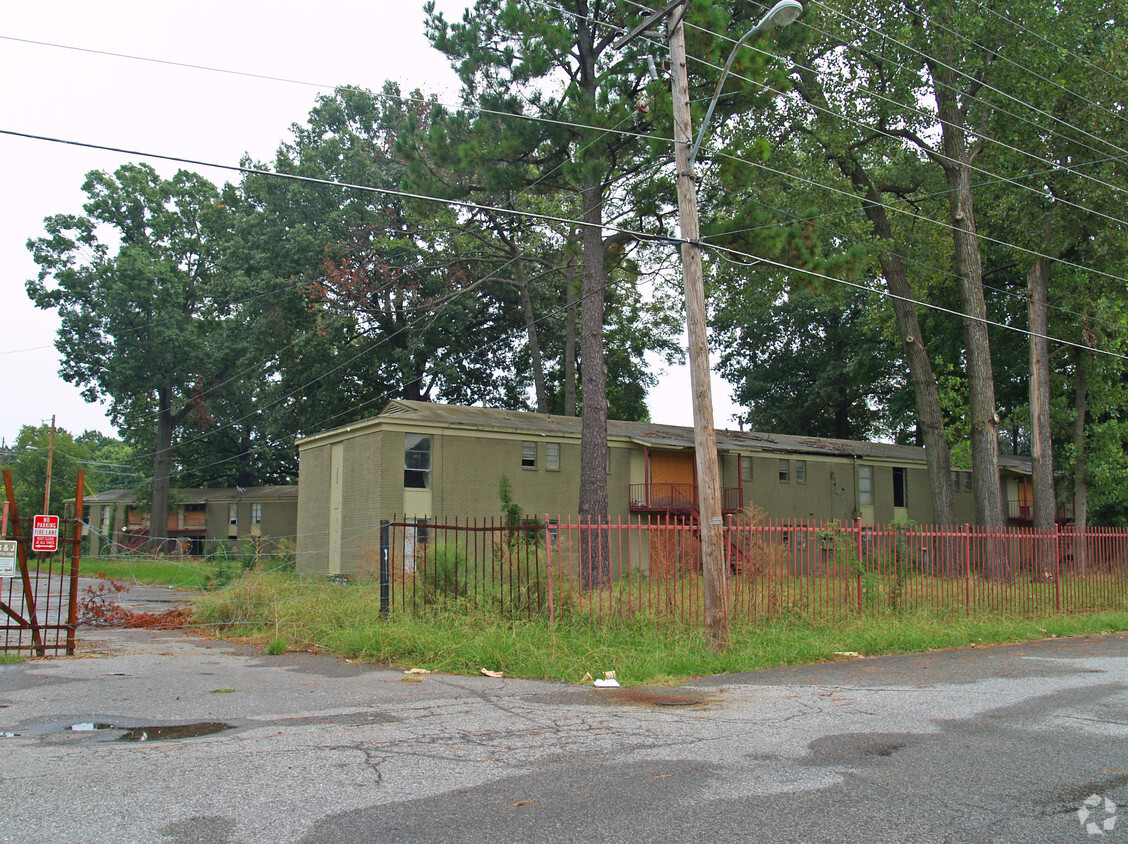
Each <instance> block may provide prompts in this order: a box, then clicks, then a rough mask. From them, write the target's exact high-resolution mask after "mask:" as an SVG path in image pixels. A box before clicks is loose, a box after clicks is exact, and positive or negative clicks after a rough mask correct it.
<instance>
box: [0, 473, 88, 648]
mask: <svg viewBox="0 0 1128 844" xmlns="http://www.w3.org/2000/svg"><path fill="white" fill-rule="evenodd" d="M84 480H85V479H84V477H83V472H82V471H81V470H80V471H79V473H78V488H77V493H76V496H75V510H74V512H75V516H76V518H73V519H60V520H59V541H58V547H57V549H56V551H55V552H54V553H46V552H34V551H33V550H32V535H31V534H32V530H31V525H32V517H31V516H26V517H24V516H20V514H19V511H18V509H17V507H16V497H15V492H14V490H13V488H12V476H11V473H10V472H8V470H4V491H5V494H6V496H7V501H6V504H7V507H6V510H7V516H8V518H7V524H6V525H5V526H4V528H5V529H4V532H3V533H2V534H0V539H3V540H6V541H7V542H8V543H14V544H15V552H16V560H15V564H14V567H13V568H14V572H13V576H12V577H0V654H2V653H5V652H11V651H15V652H19V651H31V652H33V654H34V655H35V656H47V655H48V654H54V655H58V654H68V655H71V654H74V648H75V631H76V629H77V627H78V560H79V550H80V547H81V545H82V519H81V516H82V490H83V486H84ZM8 548H9V549H10V548H11V545H10V544H9V545H8Z"/></svg>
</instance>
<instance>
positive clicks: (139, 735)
mask: <svg viewBox="0 0 1128 844" xmlns="http://www.w3.org/2000/svg"><path fill="white" fill-rule="evenodd" d="M67 729H68V730H70V731H71V732H75V733H92V732H102V731H105V730H114V731H117V732H120V733H121V735H120V736H118V737H117V739H116V740H117V741H171V740H173V739H186V738H198V737H200V736H210V735H213V734H215V733H221V732H223V731H224V730H230V729H233V727H232V725H231V724H224V723H222V722H220V721H203V722H201V723H198V724H172V725H165V726H156V727H121V726H118V725H116V724H105V723H100V722H95V721H87V722H84V723H81V724H71V726H69V727H67Z"/></svg>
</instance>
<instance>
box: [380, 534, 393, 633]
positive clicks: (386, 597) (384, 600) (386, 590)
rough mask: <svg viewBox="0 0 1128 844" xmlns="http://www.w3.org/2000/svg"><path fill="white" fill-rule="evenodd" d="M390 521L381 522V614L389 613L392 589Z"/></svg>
mask: <svg viewBox="0 0 1128 844" xmlns="http://www.w3.org/2000/svg"><path fill="white" fill-rule="evenodd" d="M390 533H391V528H390V523H389V522H388V521H387V520H386V519H385V520H384V521H382V522H380V615H387V614H388V604H389V603H390V599H391V591H392V566H391V539H390Z"/></svg>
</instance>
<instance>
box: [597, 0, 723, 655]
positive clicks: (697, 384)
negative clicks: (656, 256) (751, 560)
mask: <svg viewBox="0 0 1128 844" xmlns="http://www.w3.org/2000/svg"><path fill="white" fill-rule="evenodd" d="M688 7H689V0H674V2H671V3H669V4H667V6H666V7H665V8H664V9H662V10H661V11H659V12H656V13H655V14H653V15H650V16H649V17H647V19H646V20H645V21H643V22H642V23H641V24H640V25H639V26H637V27H635V28H634V29H632V30H631V32H630V33H628V34H627V36H626V37H625V38H623V39H621V40H620V41H619V42H618V44H616V46H621V45H622V44H625V43H627V41H629V40H630V39H632V38H634V37H636V36H637V35H638V34H639V33H641V32H643V31H645V30H646V29H648V28H650V27H651V26H654V25H655V24H656V23H657V22H658V21H659V20H661V19H662V18H663V17H667V16H670V19H669V20H668V21H667V29H668V31H669V36H670V94H671V98H672V104H673V111H674V157H675V165H676V167H677V185H678V215H679V225H680V228H681V237H682V245H681V255H682V273H683V275H684V278H685V311H686V328H687V331H688V334H689V376H690V388H691V390H692V392H693V450H694V455H695V457H696V461H697V512H698V517H697V518H698V524H699V526H700V530H701V571H702V575H703V577H704V581H705V629H706V631H707V633H708V635H709V639H710V643H711V644H712V647H713V649H714V650H716V651H723V650H725V649H726V648H727V647H728V587H727V584H726V582H725V552H724V520H723V518H722V515H721V478H720V469H719V467H718V465H717V432H716V429H715V428H714V427H713V389H712V382H711V380H710V372H709V343H708V335H707V333H706V324H705V276H704V271H703V269H702V266H701V249H700V248H699V247H698V245H697V242H698V240H699V239H700V236H701V229H700V225H699V223H698V218H697V185H696V183H695V182H694V174H693V166H692V163H691V161H690V150H691V145H692V143H693V131H692V128H693V127H692V118H691V115H690V109H689V73H688V70H687V69H686V51H685V24H684V18H685V13H686V10H687V9H688Z"/></svg>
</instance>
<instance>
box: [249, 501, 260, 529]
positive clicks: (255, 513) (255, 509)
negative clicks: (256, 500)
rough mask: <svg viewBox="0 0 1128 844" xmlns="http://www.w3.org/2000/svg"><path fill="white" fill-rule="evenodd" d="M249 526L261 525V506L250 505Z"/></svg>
mask: <svg viewBox="0 0 1128 844" xmlns="http://www.w3.org/2000/svg"><path fill="white" fill-rule="evenodd" d="M251 524H252V525H261V524H262V505H261V504H252V505H251Z"/></svg>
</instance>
